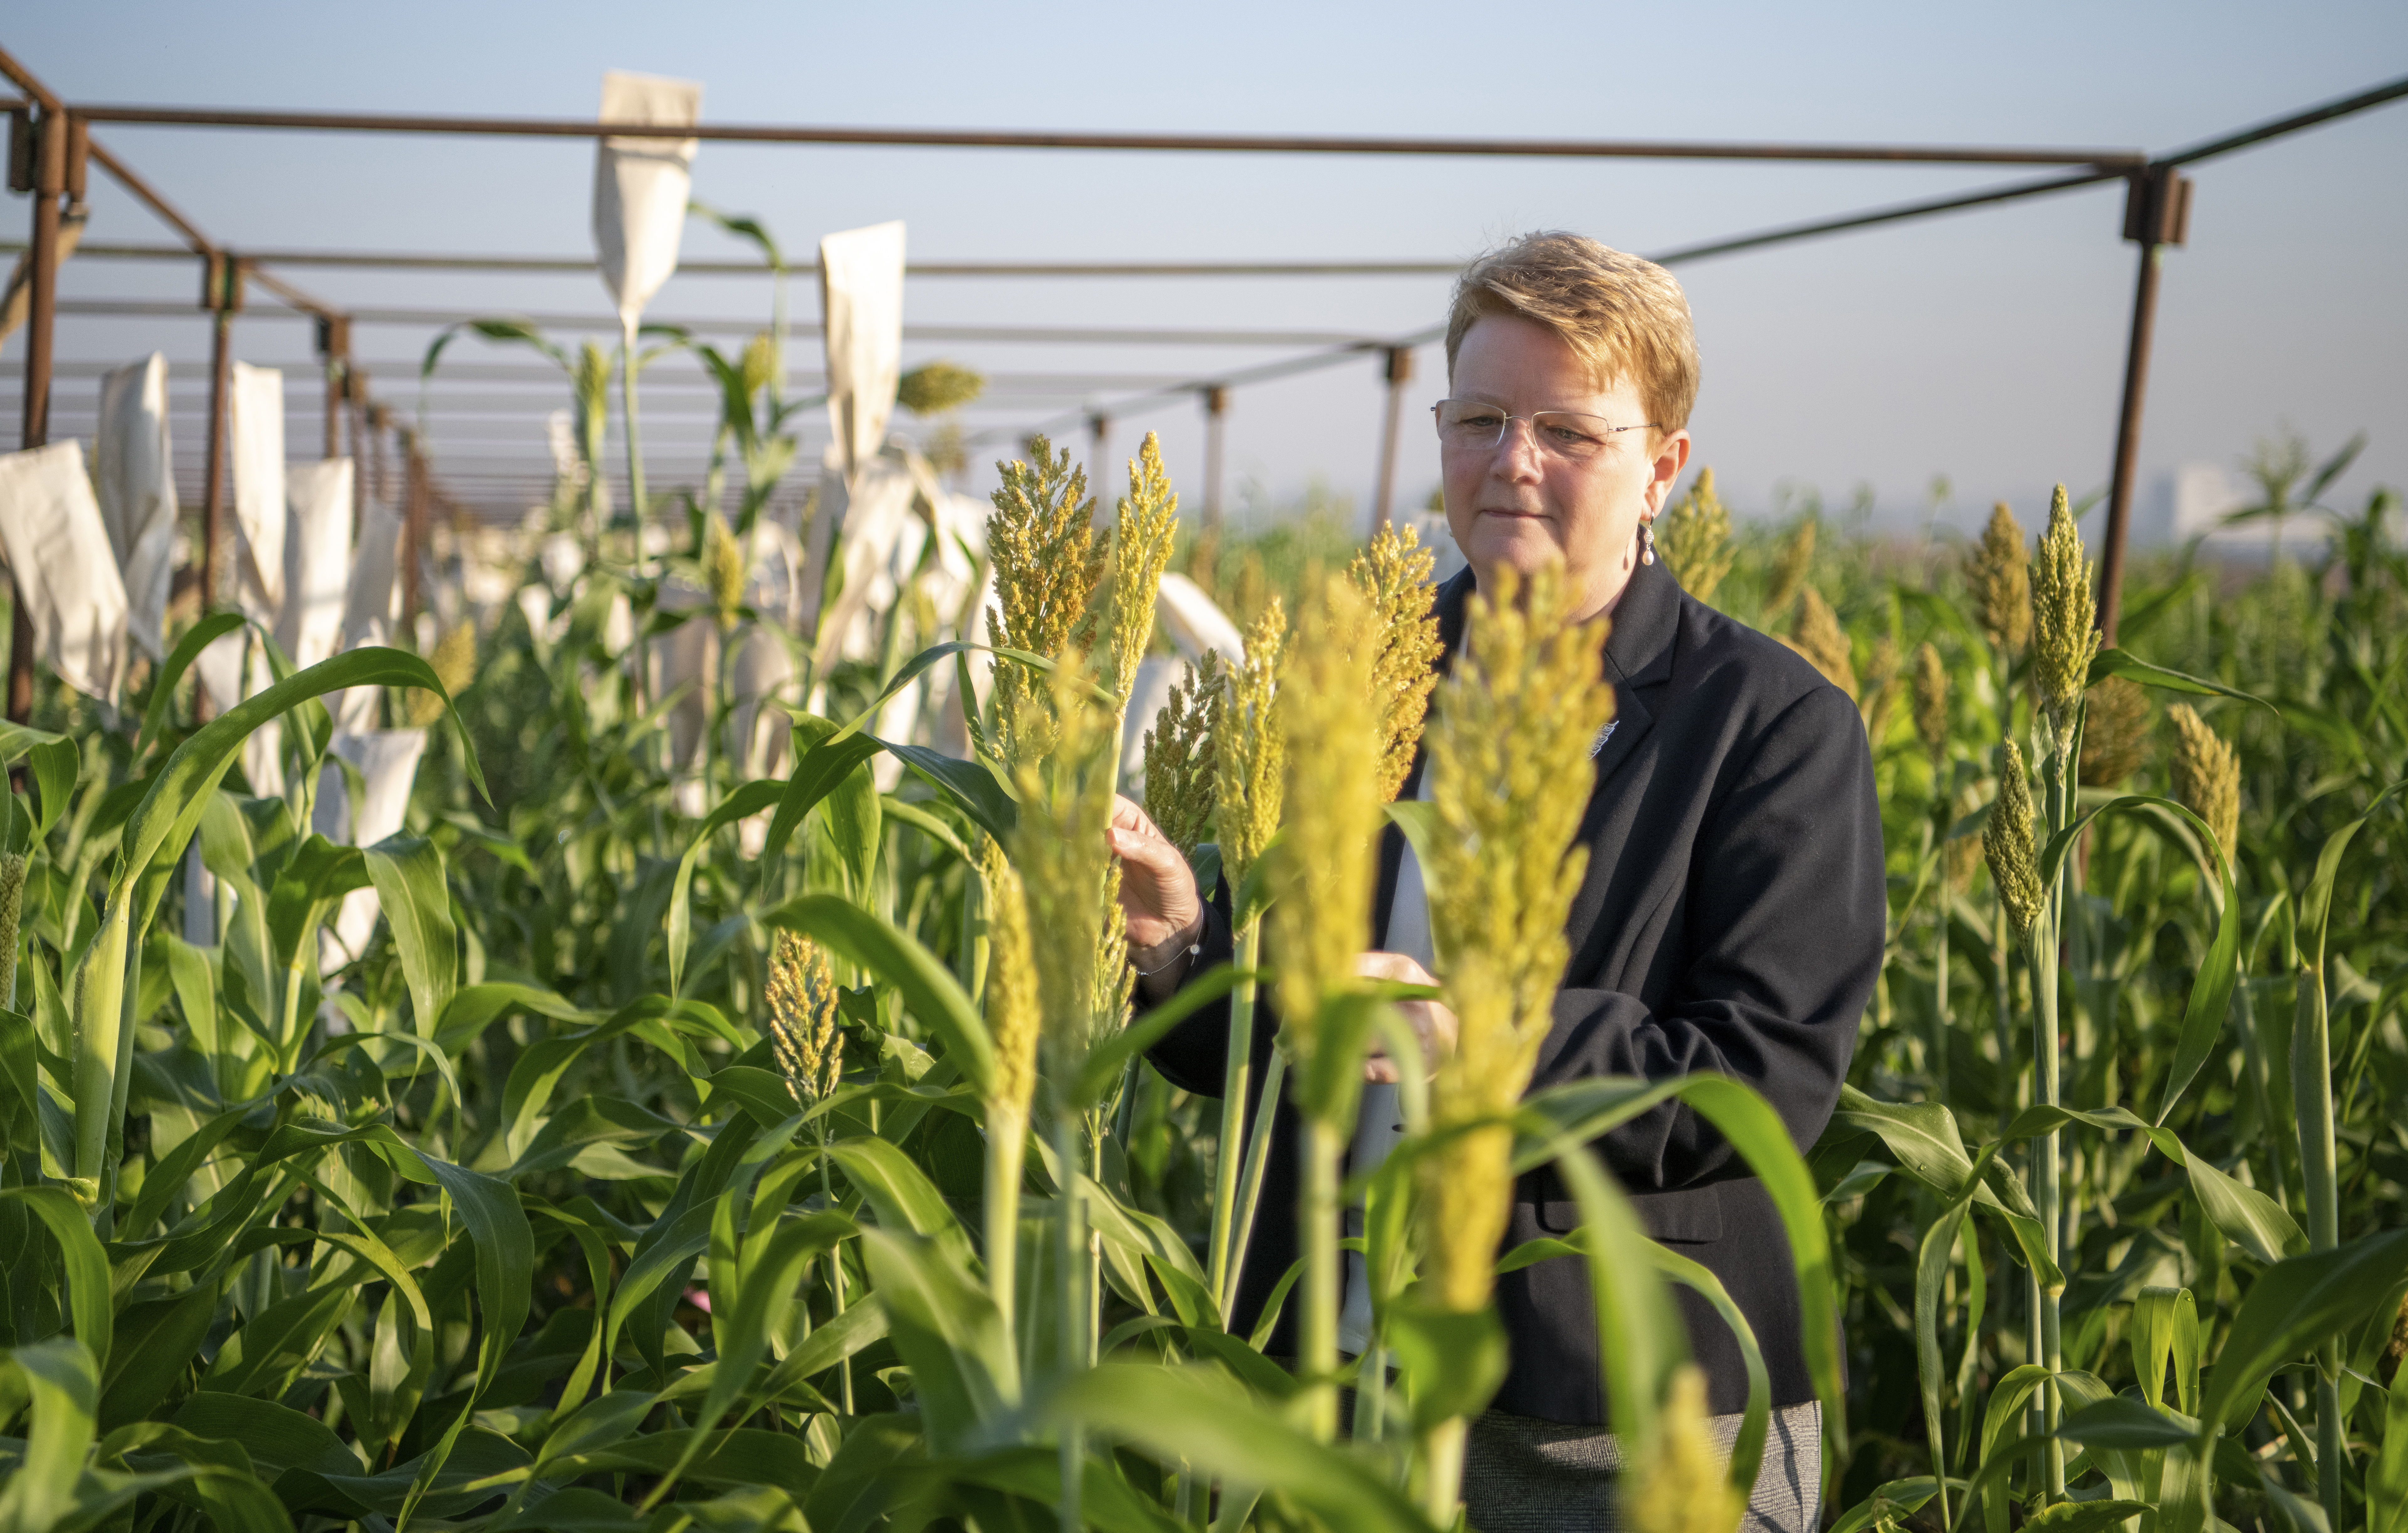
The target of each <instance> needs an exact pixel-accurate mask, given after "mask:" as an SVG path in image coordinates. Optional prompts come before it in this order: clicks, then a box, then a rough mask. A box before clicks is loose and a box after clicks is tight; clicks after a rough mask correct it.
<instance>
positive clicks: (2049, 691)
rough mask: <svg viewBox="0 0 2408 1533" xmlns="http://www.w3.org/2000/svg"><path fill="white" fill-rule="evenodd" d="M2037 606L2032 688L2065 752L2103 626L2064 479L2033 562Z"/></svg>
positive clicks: (2033, 595) (2033, 593) (2034, 608)
mask: <svg viewBox="0 0 2408 1533" xmlns="http://www.w3.org/2000/svg"><path fill="white" fill-rule="evenodd" d="M2031 609H2032V690H2033V692H2034V693H2035V694H2037V695H2038V696H2039V698H2040V703H2041V707H2042V708H2043V709H2046V710H2047V712H2048V715H2049V721H2050V723H2051V724H2053V725H2054V726H2055V728H2056V731H2057V749H2058V750H2059V752H2063V751H2064V750H2066V749H2067V748H2069V747H2070V746H2071V741H2072V732H2073V713H2074V709H2076V708H2077V707H2079V706H2080V704H2081V702H2082V695H2083V693H2084V692H2085V690H2087V689H2088V687H2089V685H2090V658H2091V656H2093V655H2095V654H2097V653H2098V652H2099V630H2098V628H2097V627H2096V626H2094V623H2095V622H2096V619H2097V616H2098V609H2097V604H2096V603H2095V601H2094V600H2093V599H2092V596H2091V594H2090V563H2089V561H2088V560H2086V559H2085V558H2084V557H2083V556H2082V531H2081V529H2080V528H2079V527H2077V526H2075V525H2074V523H2073V511H2072V509H2071V507H2070V506H2068V505H2067V503H2066V498H2065V486H2064V485H2062V484H2060V485H2058V486H2057V493H2056V494H2055V495H2054V496H2052V497H2051V498H2050V500H2049V507H2048V530H2047V531H2045V532H2043V533H2042V534H2041V538H2040V558H2039V559H2038V560H2037V561H2035V562H2034V564H2033V566H2032V572H2031Z"/></svg>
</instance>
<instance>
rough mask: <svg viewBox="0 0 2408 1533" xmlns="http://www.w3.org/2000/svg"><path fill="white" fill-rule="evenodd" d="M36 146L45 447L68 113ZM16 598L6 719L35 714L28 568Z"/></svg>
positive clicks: (34, 415)
mask: <svg viewBox="0 0 2408 1533" xmlns="http://www.w3.org/2000/svg"><path fill="white" fill-rule="evenodd" d="M35 121H36V123H37V124H38V126H37V130H36V131H37V132H38V133H39V134H40V138H39V140H38V141H37V142H36V145H35V147H34V157H35V170H34V230H33V236H32V238H31V239H30V241H29V242H28V248H27V252H26V262H25V294H26V306H25V400H24V405H25V412H24V419H23V422H22V428H21V430H20V433H19V437H18V441H19V445H20V446H22V447H27V448H35V447H41V446H43V445H45V444H46V443H48V442H49V441H50V365H51V358H52V341H53V339H54V338H55V337H54V336H53V333H52V332H53V328H54V325H55V323H56V321H57V318H58V300H59V284H58V275H59V199H60V197H62V196H63V195H65V193H66V184H67V135H66V119H65V117H64V116H63V115H61V114H60V113H57V112H54V111H50V110H45V111H43V113H42V114H41V115H40V116H39V117H38V118H36V120H35ZM9 573H10V575H11V577H12V579H13V580H14V581H15V592H14V595H15V598H16V599H13V600H11V601H10V602H9V604H8V606H9V622H8V707H7V713H8V721H9V723H11V724H23V723H25V722H26V721H27V720H28V719H30V718H32V717H33V714H34V642H35V640H34V620H33V619H32V618H30V617H28V616H27V615H26V613H25V603H24V600H23V594H24V589H25V582H26V581H27V580H30V579H32V578H33V572H32V571H30V570H22V569H19V570H11V571H10V572H9Z"/></svg>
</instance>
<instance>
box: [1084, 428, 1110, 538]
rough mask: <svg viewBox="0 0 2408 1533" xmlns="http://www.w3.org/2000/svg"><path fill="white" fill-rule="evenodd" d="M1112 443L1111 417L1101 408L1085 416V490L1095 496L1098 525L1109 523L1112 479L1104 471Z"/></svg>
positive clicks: (1103, 525)
mask: <svg viewBox="0 0 2408 1533" xmlns="http://www.w3.org/2000/svg"><path fill="white" fill-rule="evenodd" d="M1111 445H1112V418H1111V416H1109V415H1106V414H1105V413H1103V411H1101V410H1097V411H1096V412H1095V413H1093V414H1091V415H1089V416H1088V417H1087V491H1088V493H1089V494H1093V495H1094V496H1095V497H1096V509H1095V513H1094V521H1095V523H1096V525H1097V526H1099V527H1108V526H1110V525H1111V521H1112V511H1111V507H1112V500H1113V498H1114V497H1113V494H1112V481H1111V478H1110V477H1108V476H1107V474H1106V473H1105V471H1104V463H1105V460H1106V455H1107V453H1109V451H1111Z"/></svg>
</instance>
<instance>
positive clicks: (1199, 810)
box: [1145, 650, 1229, 857]
mask: <svg viewBox="0 0 2408 1533" xmlns="http://www.w3.org/2000/svg"><path fill="white" fill-rule="evenodd" d="M1228 702H1229V681H1228V673H1227V670H1226V667H1225V666H1223V665H1222V664H1221V657H1220V655H1219V654H1218V653H1216V652H1213V651H1211V650H1207V651H1205V652H1204V658H1203V660H1202V661H1201V662H1199V663H1198V664H1197V666H1195V667H1194V668H1193V669H1191V670H1190V671H1189V672H1188V673H1187V675H1186V678H1185V679H1184V680H1183V681H1176V682H1173V683H1172V684H1171V688H1170V698H1169V701H1168V702H1166V703H1165V704H1164V705H1163V708H1162V711H1161V712H1160V713H1159V714H1156V715H1155V716H1154V726H1153V727H1152V728H1150V729H1148V730H1147V731H1146V732H1145V812H1146V813H1147V814H1149V815H1151V816H1152V817H1153V819H1154V827H1155V828H1156V829H1158V830H1160V831H1161V832H1162V834H1163V835H1164V836H1165V837H1166V838H1168V840H1169V842H1170V844H1171V845H1173V846H1175V847H1177V848H1178V849H1179V852H1180V855H1182V856H1184V857H1192V856H1194V855H1195V854H1196V848H1197V846H1198V845H1199V844H1200V843H1202V841H1203V840H1204V838H1206V837H1208V836H1210V835H1211V828H1212V816H1213V811H1214V810H1215V809H1217V808H1218V806H1219V802H1220V761H1221V757H1220V737H1221V735H1222V732H1223V731H1222V727H1221V714H1222V712H1223V710H1224V709H1226V708H1227V707H1228Z"/></svg>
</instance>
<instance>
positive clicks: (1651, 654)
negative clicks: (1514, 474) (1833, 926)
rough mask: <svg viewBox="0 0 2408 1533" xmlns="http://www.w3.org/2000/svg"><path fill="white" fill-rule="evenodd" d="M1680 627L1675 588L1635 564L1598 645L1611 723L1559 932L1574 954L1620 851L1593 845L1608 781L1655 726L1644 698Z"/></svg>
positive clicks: (1609, 791)
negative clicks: (1582, 864)
mask: <svg viewBox="0 0 2408 1533" xmlns="http://www.w3.org/2000/svg"><path fill="white" fill-rule="evenodd" d="M1680 626H1681V586H1680V582H1679V581H1677V580H1673V579H1672V576H1671V574H1670V571H1668V570H1666V569H1665V568H1664V566H1662V565H1660V564H1657V565H1641V566H1639V567H1638V568H1637V569H1634V570H1632V571H1631V572H1630V583H1629V584H1628V585H1627V586H1625V587H1624V588H1623V592H1622V599H1621V600H1620V601H1618V602H1616V603H1615V604H1614V608H1613V627H1612V629H1611V631H1610V632H1608V634H1607V635H1606V640H1605V675H1606V679H1607V680H1608V681H1612V682H1613V722H1612V723H1611V724H1608V725H1607V726H1606V729H1607V733H1606V736H1605V739H1604V741H1603V743H1602V744H1600V745H1599V746H1598V749H1597V752H1596V756H1595V760H1596V763H1597V784H1596V786H1595V787H1593V788H1592V789H1591V790H1590V791H1589V799H1588V809H1587V811H1586V812H1585V813H1584V814H1583V815H1582V816H1581V828H1580V838H1581V840H1582V841H1583V842H1584V843H1585V844H1586V845H1587V846H1588V847H1589V848H1590V854H1589V860H1588V868H1587V870H1586V871H1585V872H1584V873H1583V874H1582V876H1581V887H1580V892H1579V893H1578V894H1577V895H1573V897H1572V908H1571V912H1570V918H1569V919H1568V920H1567V921H1566V922H1565V929H1566V931H1567V933H1568V935H1569V936H1570V938H1571V945H1572V952H1573V953H1575V954H1578V953H1580V952H1581V951H1582V950H1583V948H1584V945H1585V944H1586V941H1587V938H1588V936H1589V933H1590V932H1591V931H1592V930H1593V929H1594V928H1595V927H1596V925H1597V923H1598V917H1599V915H1600V913H1601V912H1602V910H1603V909H1604V905H1605V894H1606V889H1607V887H1608V885H1609V884H1610V883H1611V882H1612V881H1613V860H1614V859H1613V853H1614V852H1617V851H1618V850H1619V848H1609V847H1600V846H1598V844H1597V843H1598V837H1599V835H1600V834H1601V833H1602V832H1603V829H1604V826H1605V821H1606V819H1607V816H1608V815H1609V814H1610V813H1611V812H1612V809H1613V804H1614V801H1615V800H1616V798H1618V797H1619V796H1620V795H1621V794H1622V793H1623V792H1625V791H1626V790H1625V787H1624V785H1623V784H1621V783H1619V782H1617V781H1615V780H1616V778H1617V777H1618V776H1619V775H1620V774H1621V771H1622V768H1623V767H1624V766H1627V765H1628V764H1629V762H1630V760H1631V758H1632V757H1633V756H1634V755H1636V754H1637V753H1638V751H1639V747H1640V745H1641V743H1643V742H1644V741H1645V740H1646V738H1647V737H1648V735H1649V734H1651V733H1652V732H1654V730H1655V728H1656V715H1655V712H1654V710H1653V709H1650V708H1649V707H1648V706H1647V701H1646V698H1647V696H1648V695H1651V694H1654V693H1656V692H1657V691H1658V690H1659V689H1660V688H1661V687H1662V686H1663V684H1664V683H1665V682H1667V681H1670V680H1671V678H1672V654H1673V650H1674V648H1675V647H1676V646H1675V640H1676V638H1678V636H1679V633H1680Z"/></svg>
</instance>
